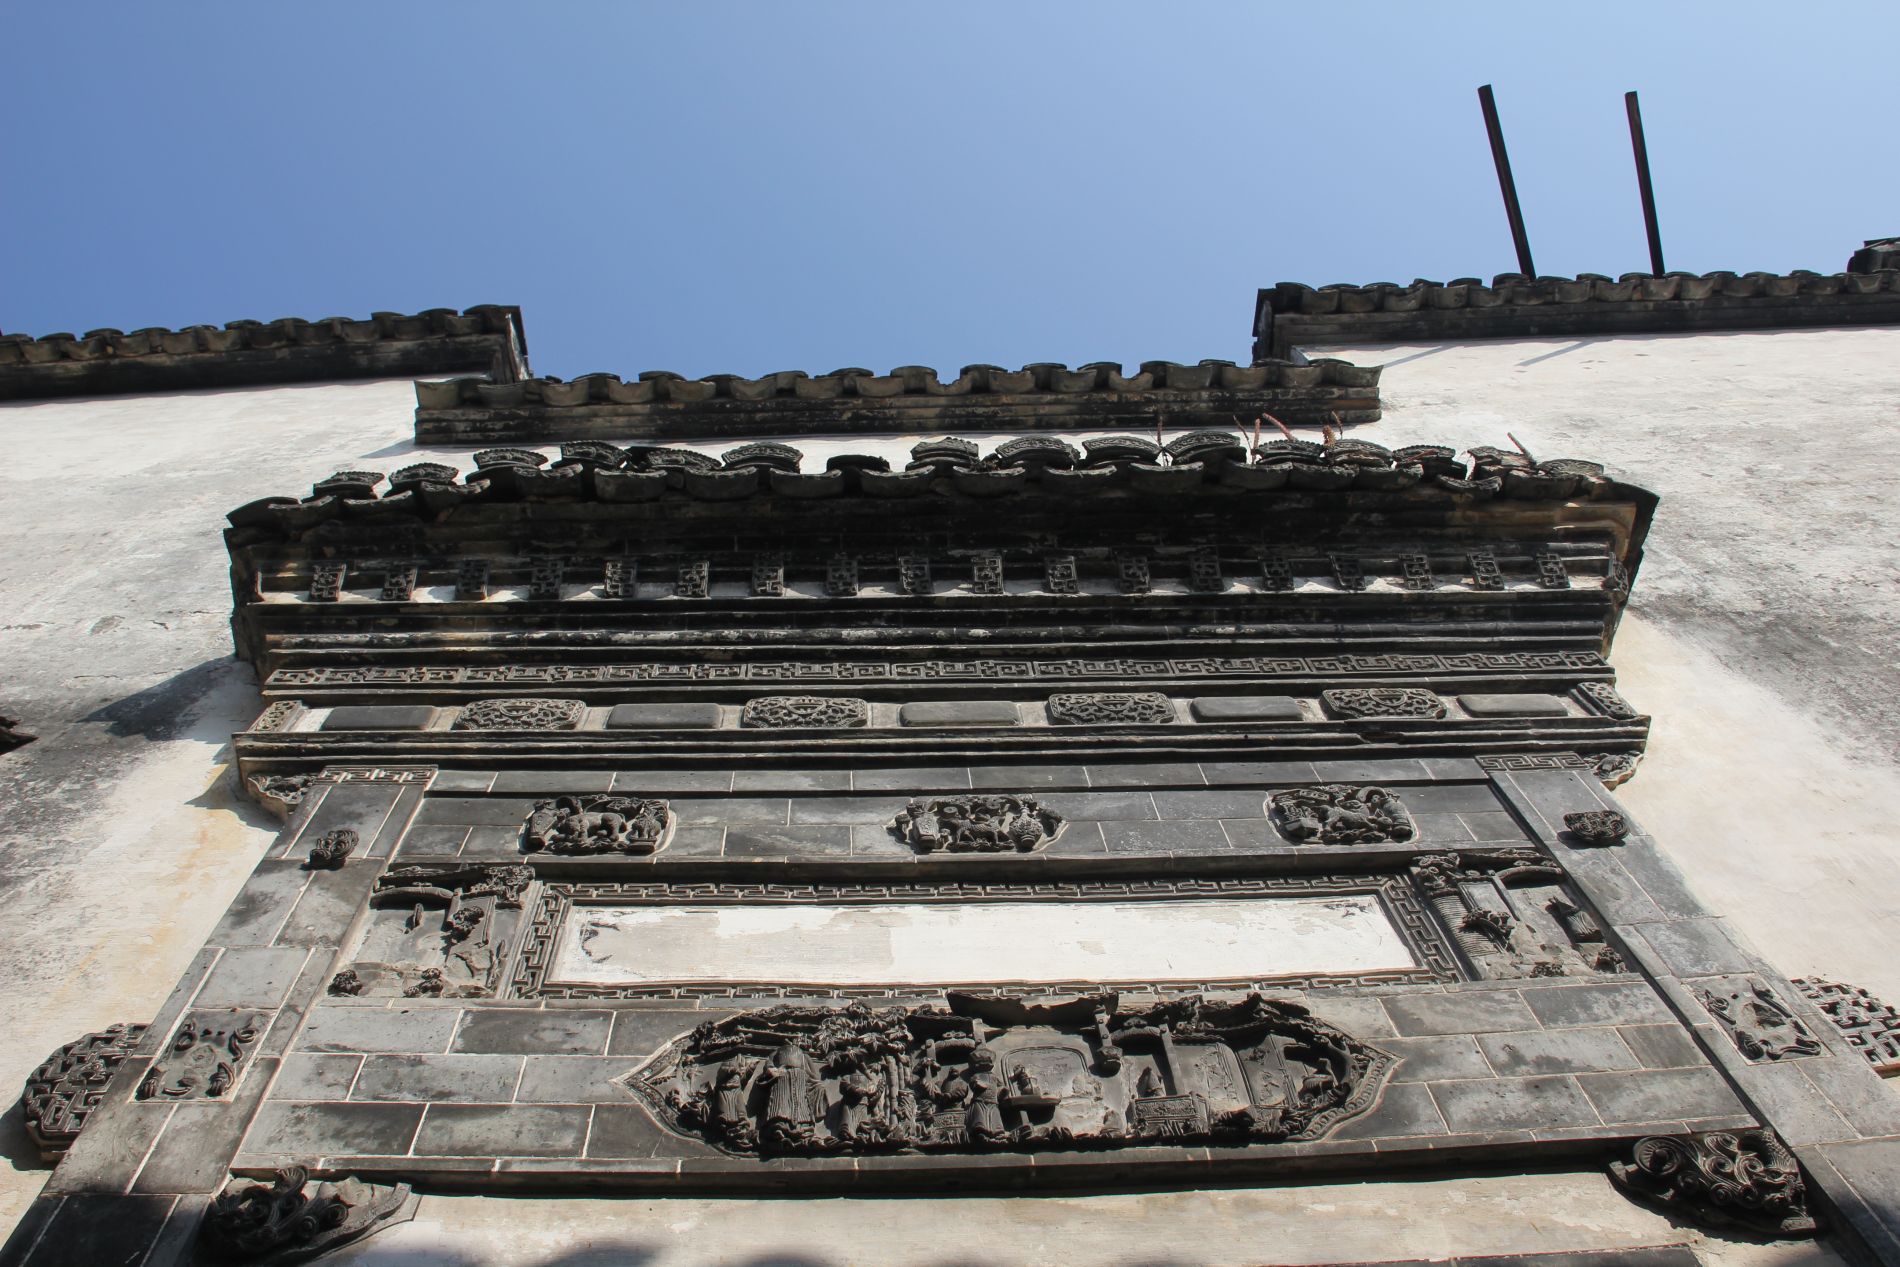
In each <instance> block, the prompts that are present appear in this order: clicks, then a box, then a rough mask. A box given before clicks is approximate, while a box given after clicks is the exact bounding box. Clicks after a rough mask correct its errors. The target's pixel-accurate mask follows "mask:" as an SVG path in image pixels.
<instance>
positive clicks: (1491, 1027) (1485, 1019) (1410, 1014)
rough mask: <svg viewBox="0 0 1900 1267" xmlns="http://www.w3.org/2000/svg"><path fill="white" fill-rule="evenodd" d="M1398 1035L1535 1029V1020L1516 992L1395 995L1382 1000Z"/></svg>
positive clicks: (1536, 1025) (1483, 1032)
mask: <svg viewBox="0 0 1900 1267" xmlns="http://www.w3.org/2000/svg"><path fill="white" fill-rule="evenodd" d="M1381 1001H1382V1002H1383V1003H1384V1004H1385V1010H1386V1012H1387V1013H1388V1014H1389V1015H1390V1016H1391V1017H1392V1024H1393V1026H1394V1027H1395V1028H1396V1029H1397V1030H1398V1032H1399V1034H1401V1035H1403V1036H1406V1037H1411V1036H1414V1035H1421V1034H1486V1033H1490V1032H1492V1031H1495V1030H1519V1029H1536V1028H1538V1022H1537V1017H1535V1016H1534V1015H1532V1014H1531V1010H1530V1009H1529V1008H1528V1007H1526V1006H1525V1005H1524V1000H1523V998H1522V997H1521V996H1520V995H1519V994H1518V992H1517V991H1516V990H1459V991H1456V992H1453V993H1446V994H1396V995H1389V996H1387V997H1386V998H1384V999H1383V1000H1381Z"/></svg>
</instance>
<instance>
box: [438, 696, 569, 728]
mask: <svg viewBox="0 0 1900 1267" xmlns="http://www.w3.org/2000/svg"><path fill="white" fill-rule="evenodd" d="M584 712H586V706H585V705H583V704H582V703H581V702H580V701H579V700H577V699H485V700H477V701H476V702H475V703H473V704H470V705H469V706H468V707H467V708H464V709H463V710H462V712H461V715H460V716H458V717H456V719H455V729H457V730H572V729H574V728H575V727H576V726H578V725H580V724H581V715H582V714H583V713H584Z"/></svg>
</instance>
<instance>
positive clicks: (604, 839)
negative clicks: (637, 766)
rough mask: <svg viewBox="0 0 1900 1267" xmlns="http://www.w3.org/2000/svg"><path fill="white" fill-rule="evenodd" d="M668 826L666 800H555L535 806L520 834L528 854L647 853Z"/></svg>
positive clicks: (607, 797)
mask: <svg viewBox="0 0 1900 1267" xmlns="http://www.w3.org/2000/svg"><path fill="white" fill-rule="evenodd" d="M671 826H672V814H671V813H670V812H669V811H668V809H667V805H666V802H665V801H654V800H645V799H642V798H639V797H631V796H559V797H555V798H553V799H552V800H545V801H536V802H535V803H534V811H533V813H531V814H530V815H529V816H528V821H527V824H526V826H524V827H523V829H522V833H521V847H522V849H523V850H525V851H526V852H528V853H540V852H546V853H557V854H605V853H621V854H649V853H653V852H654V851H655V850H657V849H659V848H660V846H661V845H662V844H663V843H664V841H665V839H666V836H667V834H668V832H669V830H670V829H671Z"/></svg>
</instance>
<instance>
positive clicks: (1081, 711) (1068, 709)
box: [1049, 691, 1174, 726]
mask: <svg viewBox="0 0 1900 1267" xmlns="http://www.w3.org/2000/svg"><path fill="white" fill-rule="evenodd" d="M1049 720H1050V721H1052V722H1054V723H1055V724H1056V725H1058V726H1135V725H1144V726H1152V725H1158V724H1162V723H1166V722H1171V721H1173V720H1174V705H1173V704H1172V703H1171V702H1170V701H1169V700H1168V697H1167V696H1165V695H1162V694H1161V693H1159V692H1157V691H1114V692H1103V693H1100V694H1066V695H1051V696H1050V697H1049Z"/></svg>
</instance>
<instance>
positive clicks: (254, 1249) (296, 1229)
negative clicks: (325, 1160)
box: [199, 1166, 415, 1267]
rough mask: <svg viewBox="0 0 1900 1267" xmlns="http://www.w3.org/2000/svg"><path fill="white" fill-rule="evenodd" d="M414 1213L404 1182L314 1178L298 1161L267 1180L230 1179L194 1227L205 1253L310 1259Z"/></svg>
mask: <svg viewBox="0 0 1900 1267" xmlns="http://www.w3.org/2000/svg"><path fill="white" fill-rule="evenodd" d="M414 1212H415V1201H414V1199H413V1198H412V1197H411V1195H410V1191H409V1185H408V1184H406V1183H399V1184H396V1185H394V1186H393V1187H391V1186H386V1185H383V1184H370V1183H364V1182H363V1181H361V1180H359V1179H349V1178H346V1179H339V1180H336V1181H334V1182H315V1181H312V1180H311V1178H310V1172H309V1171H307V1170H305V1169H304V1168H303V1167H302V1166H291V1167H289V1168H288V1169H284V1170H280V1171H278V1172H277V1177H276V1178H275V1179H274V1180H273V1181H272V1182H270V1183H267V1184H266V1183H256V1182H253V1181H251V1180H247V1179H236V1180H233V1181H232V1182H230V1183H229V1184H226V1185H225V1187H224V1190H223V1191H221V1192H219V1193H218V1194H217V1195H216V1196H214V1197H212V1198H211V1205H210V1208H208V1209H207V1210H206V1211H205V1217H204V1223H203V1224H201V1225H200V1228H199V1241H200V1243H201V1244H202V1245H203V1248H204V1250H205V1252H206V1254H207V1255H208V1256H210V1257H211V1258H214V1259H217V1260H220V1261H227V1262H246V1263H264V1264H270V1265H271V1267H278V1265H280V1264H290V1263H301V1262H308V1261H309V1260H310V1259H313V1258H315V1257H317V1256H318V1255H320V1254H324V1253H327V1252H328V1251H330V1250H332V1249H335V1248H336V1247H337V1246H339V1245H343V1244H345V1243H347V1242H349V1241H353V1240H356V1239H357V1238H358V1237H361V1236H365V1235H367V1234H368V1233H370V1232H373V1231H375V1230H376V1229H377V1228H379V1227H384V1226H387V1225H388V1224H390V1223H395V1222H401V1221H402V1220H404V1219H406V1218H408V1217H409V1216H410V1215H412V1214H413V1213H414Z"/></svg>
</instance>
